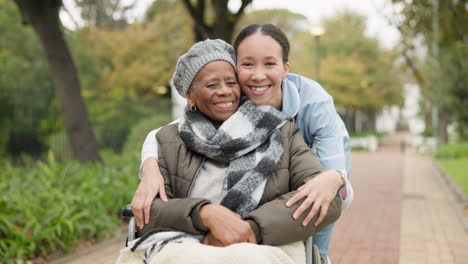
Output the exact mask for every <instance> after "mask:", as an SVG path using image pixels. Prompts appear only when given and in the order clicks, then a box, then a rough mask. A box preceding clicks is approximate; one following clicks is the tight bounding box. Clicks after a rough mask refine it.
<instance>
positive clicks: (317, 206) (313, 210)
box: [302, 201, 321, 226]
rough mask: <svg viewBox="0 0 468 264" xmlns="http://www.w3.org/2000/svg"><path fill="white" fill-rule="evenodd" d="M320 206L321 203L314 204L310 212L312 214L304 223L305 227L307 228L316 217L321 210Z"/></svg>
mask: <svg viewBox="0 0 468 264" xmlns="http://www.w3.org/2000/svg"><path fill="white" fill-rule="evenodd" d="M320 206H321V202H319V201H316V202H315V203H314V204H313V206H312V209H311V210H310V212H309V213H308V214H307V216H306V217H305V218H304V220H303V221H302V225H303V226H307V225H308V224H309V223H310V221H311V220H312V218H313V217H314V216H315V214H316V213H317V212H318V211H319V210H320Z"/></svg>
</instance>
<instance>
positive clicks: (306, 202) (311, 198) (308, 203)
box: [293, 194, 315, 219]
mask: <svg viewBox="0 0 468 264" xmlns="http://www.w3.org/2000/svg"><path fill="white" fill-rule="evenodd" d="M314 199H315V196H314V194H311V195H309V196H307V198H306V199H305V200H304V201H303V202H302V204H301V205H300V206H299V207H298V208H297V209H296V211H294V214H293V218H294V219H298V218H299V216H301V215H302V213H304V211H305V210H306V209H307V208H309V207H310V206H311V204H312V203H313V202H314Z"/></svg>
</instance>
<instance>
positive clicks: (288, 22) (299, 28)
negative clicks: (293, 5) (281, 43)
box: [234, 9, 307, 45]
mask: <svg viewBox="0 0 468 264" xmlns="http://www.w3.org/2000/svg"><path fill="white" fill-rule="evenodd" d="M250 24H273V25H276V26H278V27H279V28H281V30H282V31H283V32H284V33H285V34H286V36H287V37H288V38H289V39H292V38H293V37H295V36H297V35H298V34H299V33H301V32H304V30H307V29H306V28H305V27H304V26H305V25H307V18H306V17H305V16H304V15H301V14H297V13H293V12H291V11H289V10H287V9H263V10H254V11H251V12H248V13H246V14H244V15H243V16H242V18H241V19H240V20H239V22H238V24H237V25H236V30H235V31H234V32H235V34H234V36H237V34H239V32H240V31H241V30H242V29H244V28H245V27H246V26H248V25H250ZM290 44H291V45H294V43H290Z"/></svg>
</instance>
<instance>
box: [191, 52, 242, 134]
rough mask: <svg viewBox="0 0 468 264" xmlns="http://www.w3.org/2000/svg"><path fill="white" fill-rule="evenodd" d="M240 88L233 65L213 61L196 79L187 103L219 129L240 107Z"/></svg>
mask: <svg viewBox="0 0 468 264" xmlns="http://www.w3.org/2000/svg"><path fill="white" fill-rule="evenodd" d="M239 98H240V88H239V84H238V83H237V78H236V73H235V71H234V68H233V67H232V65H231V64H230V63H228V62H226V61H213V62H210V63H208V64H207V65H205V67H203V68H202V69H201V70H200V71H199V72H198V74H197V76H196V77H195V80H194V81H193V85H192V88H190V89H189V92H188V95H187V103H188V104H189V105H195V106H196V107H197V108H198V109H199V110H200V112H202V113H203V114H204V115H205V116H206V117H207V118H209V119H210V120H211V121H212V122H213V125H214V126H215V127H219V126H220V125H221V124H222V123H223V122H224V121H225V120H226V119H228V118H229V117H230V116H231V115H232V114H234V112H236V110H237V108H238V107H239Z"/></svg>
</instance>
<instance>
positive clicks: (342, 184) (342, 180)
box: [336, 170, 346, 190]
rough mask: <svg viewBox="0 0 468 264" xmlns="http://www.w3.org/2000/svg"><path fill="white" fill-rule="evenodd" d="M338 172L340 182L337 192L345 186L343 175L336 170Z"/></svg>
mask: <svg viewBox="0 0 468 264" xmlns="http://www.w3.org/2000/svg"><path fill="white" fill-rule="evenodd" d="M336 171H337V172H338V174H339V175H340V180H341V184H340V188H339V189H338V190H340V189H341V188H343V187H344V186H345V184H346V179H345V177H346V176H345V174H344V173H342V172H341V171H339V170H336Z"/></svg>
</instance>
